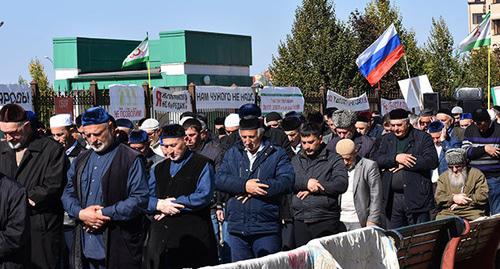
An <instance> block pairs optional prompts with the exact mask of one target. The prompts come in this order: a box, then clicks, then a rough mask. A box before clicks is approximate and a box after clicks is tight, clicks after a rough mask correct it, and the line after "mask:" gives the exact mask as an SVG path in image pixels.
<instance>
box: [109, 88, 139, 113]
mask: <svg viewBox="0 0 500 269" xmlns="http://www.w3.org/2000/svg"><path fill="white" fill-rule="evenodd" d="M109 114H110V115H111V116H113V117H115V119H119V118H126V119H129V120H140V119H142V118H144V117H145V116H146V106H145V104H144V89H143V88H142V87H141V86H137V85H134V84H130V85H122V84H113V85H110V86H109Z"/></svg>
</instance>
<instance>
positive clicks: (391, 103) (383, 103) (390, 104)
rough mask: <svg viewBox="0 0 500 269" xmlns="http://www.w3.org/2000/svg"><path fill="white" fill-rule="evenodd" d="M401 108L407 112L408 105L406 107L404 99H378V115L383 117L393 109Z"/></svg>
mask: <svg viewBox="0 0 500 269" xmlns="http://www.w3.org/2000/svg"><path fill="white" fill-rule="evenodd" d="M398 108H402V109H404V110H409V109H408V105H406V102H405V100H404V99H394V100H387V99H384V98H381V99H380V109H381V111H380V113H381V114H382V115H385V114H387V113H389V112H391V111H393V110H394V109H398Z"/></svg>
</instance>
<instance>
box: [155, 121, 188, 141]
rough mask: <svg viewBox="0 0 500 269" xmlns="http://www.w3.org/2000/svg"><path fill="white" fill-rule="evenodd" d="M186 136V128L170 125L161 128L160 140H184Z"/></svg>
mask: <svg viewBox="0 0 500 269" xmlns="http://www.w3.org/2000/svg"><path fill="white" fill-rule="evenodd" d="M184 136H186V132H185V131H184V128H182V126H180V125H179V124H168V125H166V126H164V127H163V128H161V135H160V139H164V138H182V137H184Z"/></svg>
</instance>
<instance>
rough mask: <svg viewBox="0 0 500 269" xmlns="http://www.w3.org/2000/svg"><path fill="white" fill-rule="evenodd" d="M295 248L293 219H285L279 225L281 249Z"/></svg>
mask: <svg viewBox="0 0 500 269" xmlns="http://www.w3.org/2000/svg"><path fill="white" fill-rule="evenodd" d="M294 248H295V231H294V229H293V221H292V220H290V221H285V223H284V224H282V225H281V250H285V251H286V250H292V249H294Z"/></svg>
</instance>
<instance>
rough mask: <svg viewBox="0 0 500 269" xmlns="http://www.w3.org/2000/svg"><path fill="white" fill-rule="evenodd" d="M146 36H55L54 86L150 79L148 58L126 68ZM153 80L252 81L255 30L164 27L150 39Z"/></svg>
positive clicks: (181, 83) (164, 83)
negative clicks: (234, 32) (252, 34)
mask: <svg viewBox="0 0 500 269" xmlns="http://www.w3.org/2000/svg"><path fill="white" fill-rule="evenodd" d="M141 41H142V40H117V39H101V38H85V37H64V38H54V39H53V50H54V69H55V70H54V71H55V80H54V89H55V90H56V91H70V90H83V89H89V86H90V82H91V81H92V80H94V81H96V82H97V85H98V88H99V89H107V88H108V86H109V85H111V84H137V85H142V84H143V83H144V82H145V81H147V80H148V74H147V68H146V64H145V63H144V64H139V65H137V66H131V67H130V68H125V69H122V68H121V66H122V62H123V60H124V59H125V57H126V56H127V55H128V54H129V53H130V52H132V50H134V49H135V47H137V46H138V45H139V43H140V42H141ZM149 50H150V52H149V58H150V65H151V84H152V86H159V87H185V86H187V85H189V84H190V83H195V84H196V85H219V86H230V85H232V84H233V83H234V84H236V85H238V86H250V85H251V84H252V77H251V76H250V65H251V64H252V40H251V37H250V36H242V35H231V34H220V33H209V32H199V31H188V30H180V31H167V32H161V33H160V38H159V39H158V40H152V39H150V40H149Z"/></svg>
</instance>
